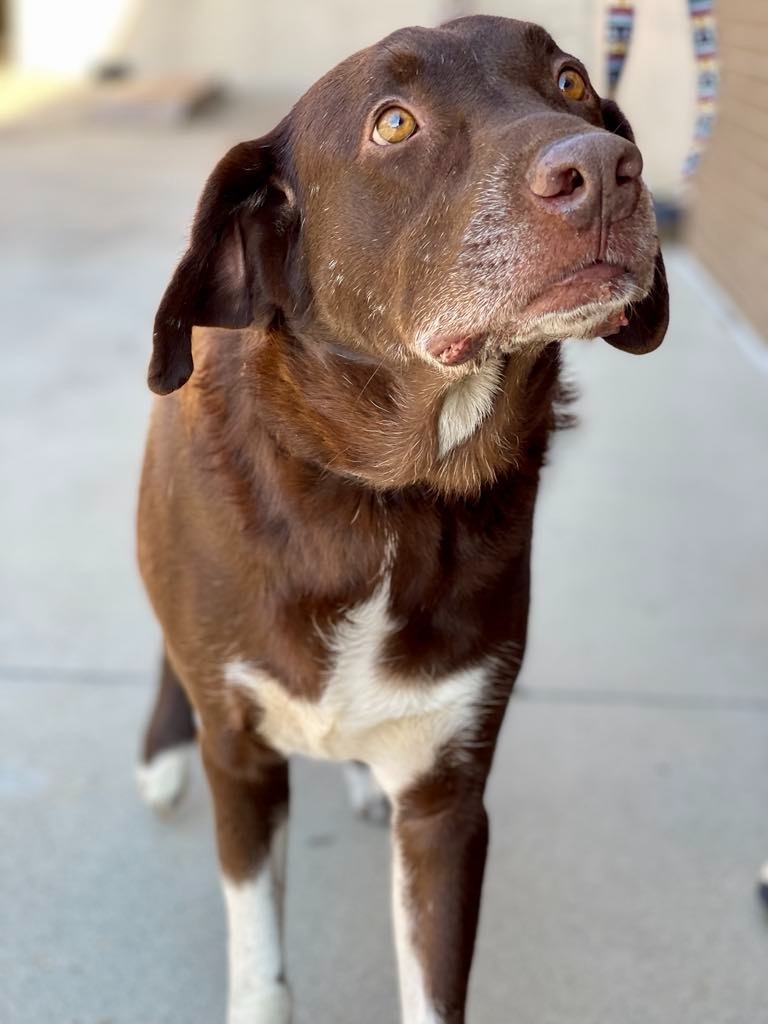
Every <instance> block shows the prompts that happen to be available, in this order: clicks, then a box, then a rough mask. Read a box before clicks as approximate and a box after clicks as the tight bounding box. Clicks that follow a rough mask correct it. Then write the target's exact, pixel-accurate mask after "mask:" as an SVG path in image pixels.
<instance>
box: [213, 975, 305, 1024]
mask: <svg viewBox="0 0 768 1024" xmlns="http://www.w3.org/2000/svg"><path fill="white" fill-rule="evenodd" d="M227 1024H291V992H290V989H289V988H288V986H287V985H284V984H283V983H282V982H277V981H275V982H271V983H268V984H261V985H258V987H255V988H253V989H252V990H251V991H249V992H241V993H239V994H238V995H237V996H233V997H232V998H231V999H230V1003H229V1013H228V1014H227Z"/></svg>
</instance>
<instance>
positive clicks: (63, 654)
mask: <svg viewBox="0 0 768 1024" xmlns="http://www.w3.org/2000/svg"><path fill="white" fill-rule="evenodd" d="M273 120H274V118H272V117H265V120H264V123H263V124H258V123H257V124H255V125H246V124H245V123H244V122H243V120H242V118H241V115H239V114H238V115H237V119H234V120H233V119H229V120H225V121H220V122H212V123H208V124H204V125H201V126H199V127H195V128H189V129H185V130H181V129H179V130H168V129H165V130H160V129H152V130H151V131H144V132H139V131H134V132H127V131H123V132H116V131H110V130H107V129H104V128H102V129H100V130H98V131H97V130H94V129H87V128H84V127H76V126H69V127H68V128H67V129H66V131H65V130H64V129H61V130H56V129H52V128H51V127H50V126H48V127H47V128H46V130H45V131H42V130H39V129H38V130H34V129H32V128H28V129H19V130H18V131H16V132H15V133H13V134H10V135H6V136H5V137H4V138H3V139H2V145H3V162H2V165H1V166H0V181H1V182H2V188H3V195H4V196H5V197H6V198H5V201H4V202H3V204H2V210H1V211H0V218H2V223H1V224H0V237H1V238H2V239H3V251H2V255H0V269H1V271H2V272H1V273H0V289H2V293H3V294H2V299H1V300H0V301H2V307H3V311H4V312H3V321H4V323H3V343H2V347H3V399H2V405H1V406H0V445H1V446H2V452H1V460H2V461H1V464H0V495H2V499H1V500H0V536H2V537H3V541H4V543H3V548H2V551H1V552H0V652H1V653H0V925H1V927H0V979H1V980H0V1021H2V1022H3V1024H49V1022H51V1024H53V1022H56V1024H108V1022H109V1024H213V1022H216V1021H222V1020H223V1006H224V927H223V912H222V908H221V905H220V898H219V892H218V880H217V875H216V866H215V857H214V852H213V836H212V831H211V827H210V821H209V818H210V812H209V805H208V799H207V794H206V792H205V788H204V785H203V782H202V779H201V777H200V773H199V772H198V773H197V775H196V777H195V779H194V784H193V787H192V790H191V792H190V794H189V796H188V800H187V802H186V803H185V804H184V805H183V807H182V808H181V809H180V810H179V812H178V814H177V815H176V817H175V818H174V819H173V820H172V821H168V822H162V821H158V820H156V819H154V818H153V817H152V816H151V815H150V814H149V813H148V812H147V811H146V810H145V808H144V807H143V806H142V805H141V804H140V803H139V801H138V798H137V797H136V795H135V792H134V788H133V782H132V765H133V759H134V754H135V750H136V746H137V742H138V737H139V733H140V729H141V725H142V719H143V716H144V714H145V712H146V710H147V708H148V705H149V702H150V699H151V685H152V673H153V669H154V661H155V658H156V654H157V650H158V635H157V630H156V628H155V626H154V623H153V622H152V619H151V617H150V615H149V612H148V610H147V607H146V604H145V602H144V599H143V595H142V593H141V590H140V586H139V584H138V581H137V578H136V573H135V569H134V562H133V505H134V496H135V489H136V475H137V470H138V465H139V459H140V455H141V446H142V440H143V432H144V428H145V422H146V415H147V410H148V406H149V396H148V394H147V392H146V391H145V389H144V384H143V381H144V373H145V367H146V360H147V354H148V346H149V338H150V331H151V317H152V313H153V311H154V306H155V304H156V301H157V299H158V297H159V295H160V293H161V291H162V288H163V285H164V283H165V281H166V280H167V278H168V276H169V273H170V269H171V267H172V265H173V263H174V260H175V259H176V257H177V256H178V254H179V252H180V250H181V248H182V245H183V241H184V231H185V226H186V224H188V222H189V219H190V216H191V211H192V207H193V203H194V200H195V198H196V195H197V192H198V191H199V188H200V185H201V183H202V180H203V178H204V176H205V174H206V173H207V171H208V170H209V168H210V167H211V166H212V164H213V162H214V160H215V159H216V158H217V157H218V156H219V155H220V154H221V152H222V151H223V149H224V148H225V146H226V145H228V144H229V143H230V142H232V141H235V140H236V139H237V138H240V137H245V136H247V135H253V134H257V133H258V131H259V130H260V129H262V128H264V127H267V126H268V125H269V123H270V122H271V121H273ZM10 197H12V199H11V198H10ZM669 263H670V277H671V289H672V299H673V325H672V329H671V331H670V334H669V336H668V339H667V342H666V344H665V345H664V347H663V348H662V349H661V350H660V351H659V352H658V353H656V354H655V355H653V356H650V357H648V358H646V359H634V358H630V357H627V356H624V355H622V354H621V353H618V352H616V351H615V350H614V349H612V348H610V347H609V346H607V345H602V344H596V345H594V346H590V347H587V346H581V347H574V348H573V349H571V350H570V353H569V356H570V361H571V364H572V367H573V372H574V375H575V377H576V379H577V380H578V381H579V383H580V385H581V390H582V399H581V402H580V405H579V409H580V415H581V419H582V423H581V426H580V428H579V429H578V430H577V431H571V432H569V433H567V434H563V435H561V436H560V437H559V438H558V441H557V444H556V446H555V450H554V453H553V457H552V460H551V466H550V467H549V468H548V469H547V470H546V474H545V482H544V487H543V493H542V498H541V503H540V507H539V510H538V514H537V528H536V551H535V567H534V571H535V587H534V603H533V615H532V623H531V643H530V648H529V653H528V656H527V660H526V665H525V668H524V672H523V676H522V677H521V686H520V692H519V695H518V697H517V699H516V700H515V701H514V702H513V705H512V707H511V710H510V713H509V716H508V720H507V723H506V725H505V730H504V734H503V739H502V742H501V745H500V750H499V755H498V759H497V763H496V767H495V770H494V774H493V780H492V785H491V790H490V795H489V803H490V808H491V814H492V821H493V838H492V851H491V858H490V864H489V873H488V881H487V886H486V896H485V903H484V910H483V917H482V923H481V936H480V941H479V949H478V960H477V967H476V971H475V974H474V980H473V988H472V999H471V1007H470V1015H469V1017H470V1020H471V1021H473V1022H478V1024H480V1022H489V1024H506V1022H513V1024H762V1022H763V1021H768V921H767V920H766V918H765V916H764V915H763V914H762V912H761V910H760V908H759V906H758V905H757V903H756V901H755V899H754V893H753V884H754V875H755V871H756V869H757V867H758V865H759V863H760V861H761V860H762V859H763V858H764V857H765V856H766V855H768V810H767V807H768V805H767V803H766V781H767V780H768V629H767V628H766V627H767V626H768V571H767V570H768V529H766V523H767V522H768V515H767V512H768V458H766V441H767V440H768V376H766V375H764V374H762V373H761V372H760V371H759V370H758V369H757V368H756V366H755V365H754V364H752V363H750V362H749V361H748V360H747V359H746V357H745V356H744V355H743V353H742V351H741V350H740V349H739V348H738V346H737V344H736V341H735V338H734V337H733V334H732V331H731V327H730V324H729V320H728V317H727V315H726V311H725V310H724V309H723V308H721V307H720V306H718V305H717V302H716V300H715V299H713V297H712V296H711V295H710V294H709V292H708V289H707V288H706V286H705V285H704V283H703V282H702V281H701V280H700V279H699V277H698V276H697V274H696V272H695V269H694V268H692V266H691V264H690V263H689V261H688V259H687V257H686V255H685V254H684V253H681V252H673V253H671V254H670V259H669ZM294 781H295V785H294V792H295V804H294V815H293V828H292V839H291V850H290V865H289V870H290V888H289V900H288V922H289V926H288V947H289V963H290V970H291V974H292V978H293V982H294V987H295V990H296V996H297V1024H310V1022H312V1024H326V1022H334V1024H353V1022H354V1024H357V1022H359V1021H361V1020H365V1021H367V1022H369V1024H392V1022H393V1021H394V1020H396V997H395V982H394V966H393V956H392V953H391V951H390V938H389V936H390V926H389V920H388V892H387V885H388V839H387V835H386V833H385V832H384V831H380V830H377V829H375V828H371V827H368V826H365V825H363V824H361V823H359V822H358V821H356V820H355V819H354V818H353V817H352V816H351V814H350V813H349V811H348V810H347V807H346V801H345V798H344V794H343V790H342V787H341V782H340V777H339V772H338V769H337V768H335V767H333V766H328V765H314V764H312V765H310V764H306V763H300V764H297V765H296V766H295V771H294Z"/></svg>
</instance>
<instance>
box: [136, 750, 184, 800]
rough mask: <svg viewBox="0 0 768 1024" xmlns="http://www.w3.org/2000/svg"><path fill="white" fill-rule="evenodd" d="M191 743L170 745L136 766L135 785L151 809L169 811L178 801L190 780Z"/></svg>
mask: <svg viewBox="0 0 768 1024" xmlns="http://www.w3.org/2000/svg"><path fill="white" fill-rule="evenodd" d="M192 746H193V745H192V744H191V743H184V744H182V745H180V746H178V747H170V748H169V749H168V750H161V751H160V753H159V754H155V756H154V757H153V758H152V760H151V761H147V762H146V763H145V764H139V765H137V766H136V784H137V786H138V787H139V793H140V794H141V797H142V799H143V800H144V802H145V803H146V804H148V805H149V806H150V807H151V808H152V809H153V810H154V811H169V810H171V808H172V807H175V806H176V804H177V803H178V802H179V800H181V798H182V796H183V795H184V791H185V790H186V788H187V783H188V781H189V754H190V750H191V748H192Z"/></svg>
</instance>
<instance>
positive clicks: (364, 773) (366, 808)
mask: <svg viewBox="0 0 768 1024" xmlns="http://www.w3.org/2000/svg"><path fill="white" fill-rule="evenodd" d="M344 777H345V778H346V780H347V791H348V792H349V801H350V803H351V804H352V809H353V810H354V812H355V814H357V815H359V816H360V817H361V818H365V820H366V821H370V822H373V824H375V825H386V824H387V822H388V821H389V818H390V807H389V800H388V799H387V797H386V794H385V793H384V790H383V789H382V788H381V786H380V785H379V784H378V782H377V781H376V778H375V776H374V774H373V772H372V771H371V770H370V768H368V766H367V765H364V764H359V763H358V762H357V761H350V762H349V763H348V764H345V765H344Z"/></svg>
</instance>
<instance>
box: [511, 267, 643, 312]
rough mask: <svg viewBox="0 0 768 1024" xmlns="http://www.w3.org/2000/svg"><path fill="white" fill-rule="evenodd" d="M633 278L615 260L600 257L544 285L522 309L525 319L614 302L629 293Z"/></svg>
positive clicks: (612, 303)
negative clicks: (604, 259)
mask: <svg viewBox="0 0 768 1024" xmlns="http://www.w3.org/2000/svg"><path fill="white" fill-rule="evenodd" d="M633 284H634V278H633V276H632V275H631V273H630V272H629V271H628V270H627V269H626V268H625V267H621V266H619V265H618V264H615V263H604V262H602V261H597V262H595V263H590V264H588V265H587V266H586V267H580V268H579V269H578V270H571V271H568V272H567V273H565V274H564V275H563V276H562V277H559V278H558V279H557V280H555V281H553V282H550V283H549V284H547V285H545V286H544V288H543V289H542V290H541V291H540V292H539V293H538V294H537V295H536V297H535V298H534V299H533V300H532V301H531V302H529V303H528V305H527V306H526V307H525V308H524V310H523V315H524V316H525V317H526V319H529V318H533V317H537V316H552V315H553V314H558V313H571V312H575V311H576V310H578V309H579V308H580V307H582V306H592V305H596V304H602V303H605V304H611V305H614V304H615V303H616V300H617V299H620V298H621V297H623V296H625V295H627V294H628V292H629V291H630V290H631V286H632V285H633Z"/></svg>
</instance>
